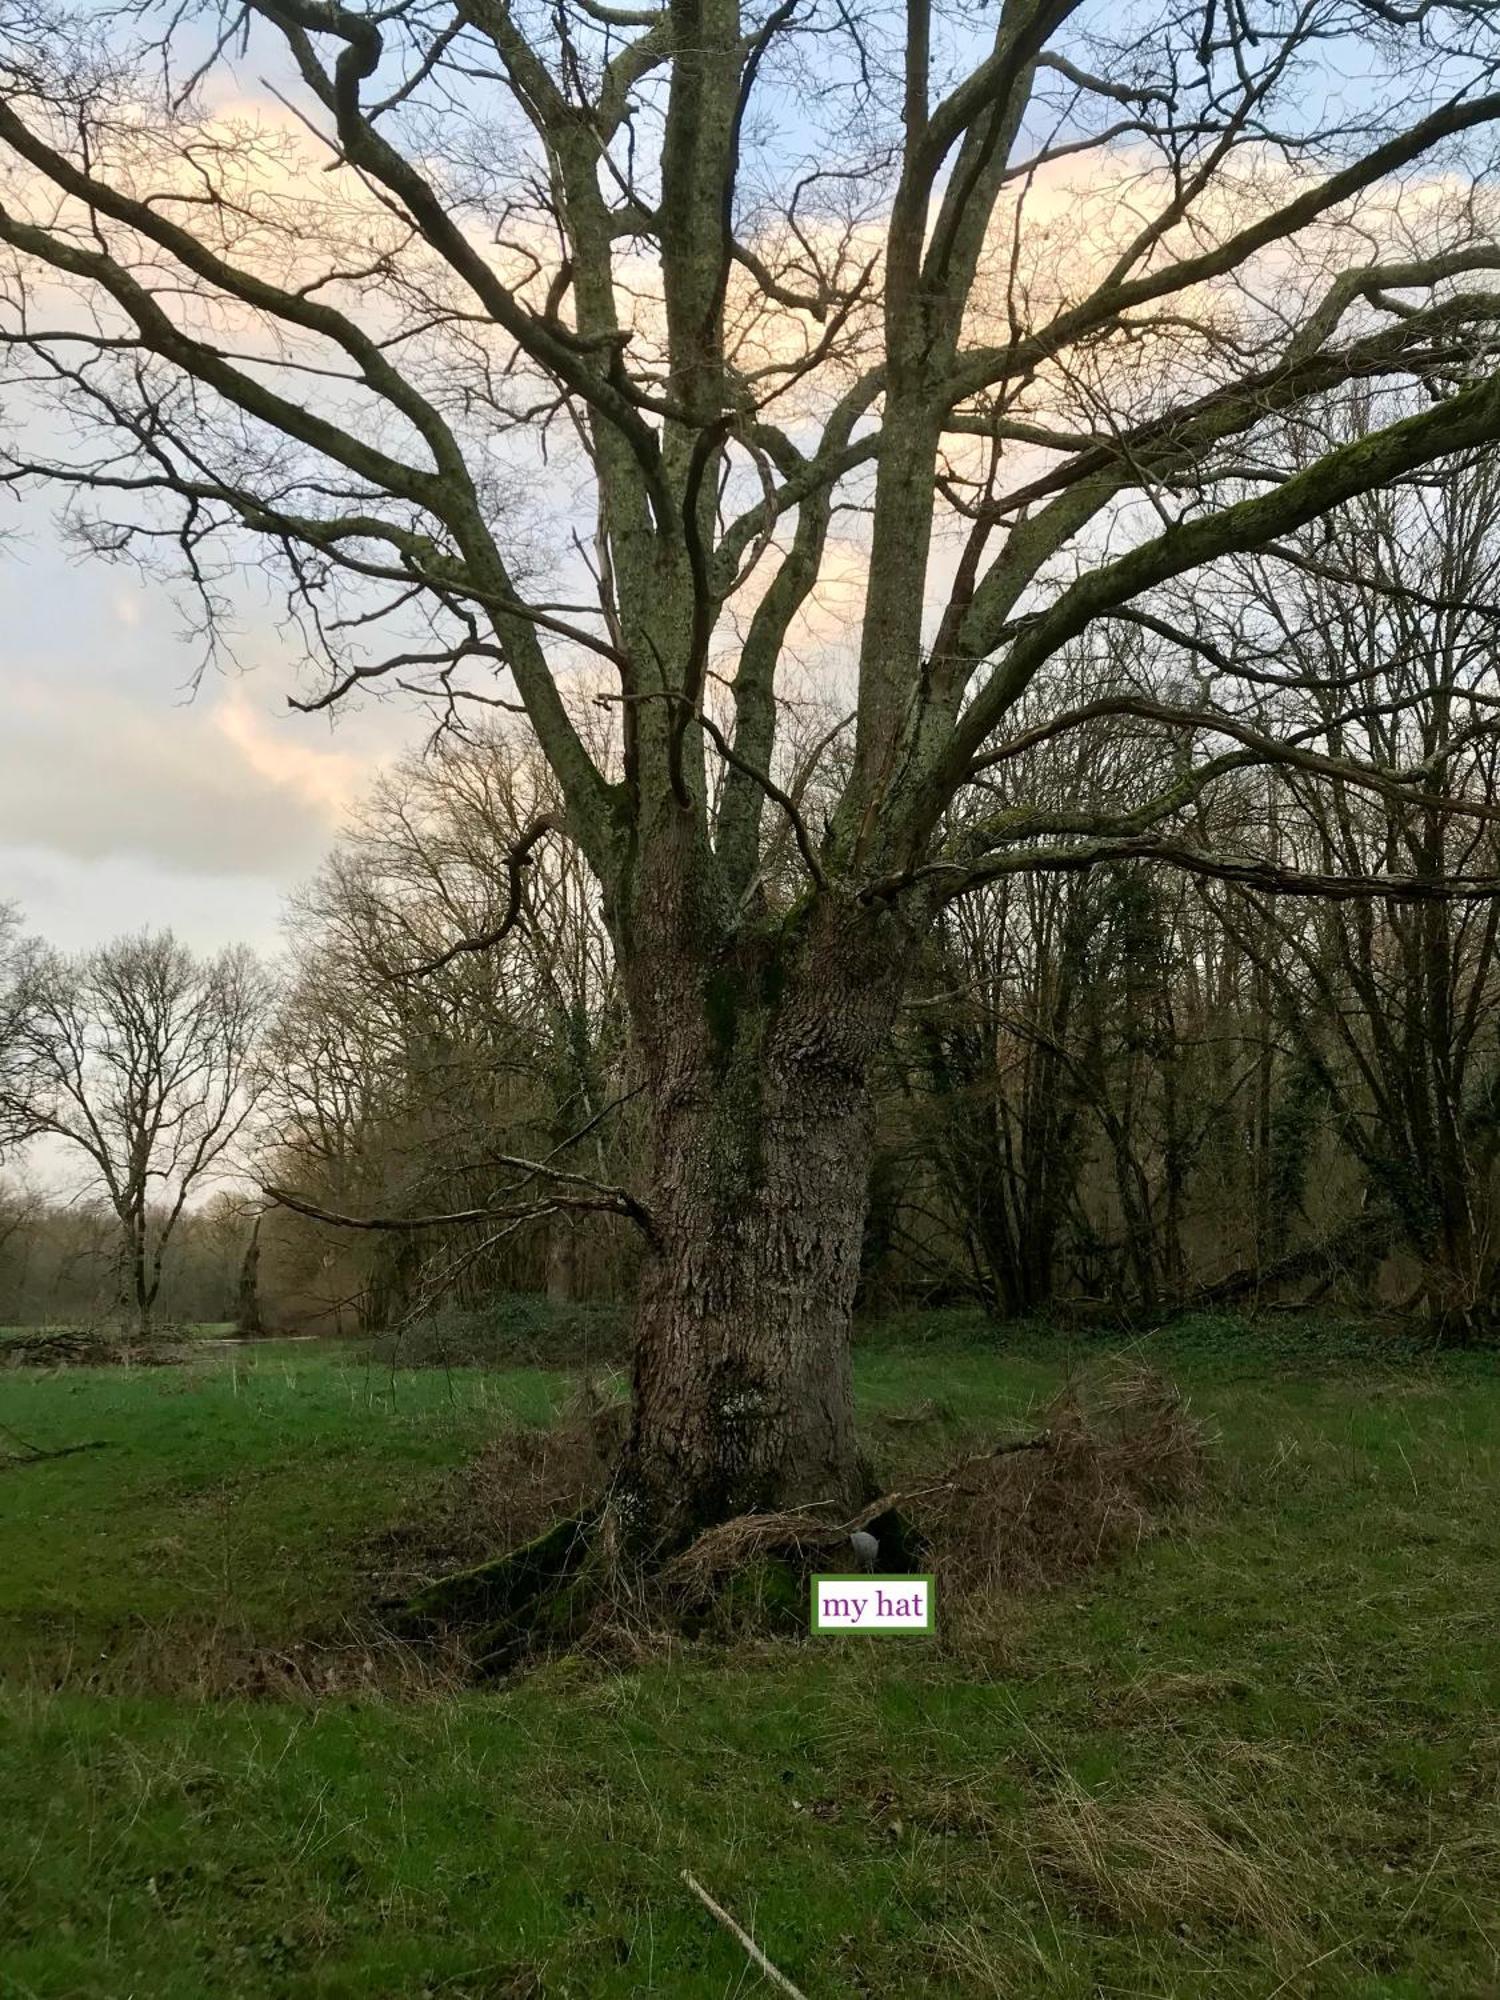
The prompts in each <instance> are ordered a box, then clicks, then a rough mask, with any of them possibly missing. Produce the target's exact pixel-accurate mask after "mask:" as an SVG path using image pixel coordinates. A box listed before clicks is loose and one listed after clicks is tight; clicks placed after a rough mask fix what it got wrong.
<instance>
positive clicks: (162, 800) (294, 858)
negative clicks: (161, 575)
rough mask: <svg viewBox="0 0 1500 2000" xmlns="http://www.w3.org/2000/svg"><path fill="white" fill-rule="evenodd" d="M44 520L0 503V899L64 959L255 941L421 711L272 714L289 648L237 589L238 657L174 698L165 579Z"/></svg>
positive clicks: (288, 673)
mask: <svg viewBox="0 0 1500 2000" xmlns="http://www.w3.org/2000/svg"><path fill="white" fill-rule="evenodd" d="M55 511H56V499H55V496H49V495H46V494H37V493H31V494H28V495H26V496H25V498H24V499H23V500H22V501H21V502H19V504H15V505H12V506H10V507H8V508H6V509H5V510H4V511H3V512H0V699H3V709H0V714H3V721H0V902H4V901H14V902H17V903H19V904H20V905H21V909H22V914H23V917H24V920H25V925H26V928H27V929H28V930H29V931H33V932H38V933H40V934H41V935H42V936H43V937H45V938H47V939H48V940H49V941H50V942H52V943H54V944H56V945H59V946H61V947H62V948H64V949H66V950H70V951H71V950H79V949H83V948H85V947H87V946H89V945H93V944H97V943H101V942H104V941H105V940H107V939H109V938H111V937H115V936H118V935H119V934H120V933H121V932H123V931H130V930H138V929H141V928H162V927H169V928H171V929H172V930H174V931H175V932H176V933H177V935H178V936H179V937H180V938H182V939H183V940H184V941H185V942H186V943H188V944H189V945H191V946H192V947H193V948H194V949H195V950H199V951H210V950H214V949H217V948H218V947H220V946H222V945H226V944H233V943H240V942H243V943H246V944H250V945H252V946H254V947H255V948H257V949H258V950H262V951H266V952H274V951H276V950H277V949H278V948H279V946H280V943H281V934H280V918H281V912H282V907H283V903H284V900H285V898H286V896H287V894H288V892H289V891H291V890H292V889H294V888H295V887H296V886H297V885H298V883H300V882H302V881H305V880H306V879H307V878H308V876H310V875H311V874H312V873H313V871H314V870H315V869H316V868H317V866H318V864H319V862H320V861H321V859H322V858H323V856H324V855H325V854H326V853H327V851H328V849H329V847H330V846H331V845H332V843H333V841H334V839H335V838H336V836H337V834H338V832H339V830H340V827H341V825H342V823H343V820H344V816H345V814H346V812H347V810H348V808H349V806H350V805H351V804H352V803H353V802H354V801H355V800H356V799H357V798H358V797H359V796H360V795H361V793H362V792H363V791H364V790H365V789H366V788H367V787H368V785H369V784H370V782H371V781H372V779H373V778H374V776H375V774H376V772H377V771H378V770H379V768H380V767H381V765H382V764H383V763H386V762H388V761H390V760H391V759H392V758H393V757H395V756H396V755H398V754H399V753H400V751H401V750H402V749H404V748H405V747H407V746H408V745H411V744H415V743H417V742H419V741H420V740H421V738H422V736H423V733H424V724H423V717H422V716H421V714H419V713H418V712H417V710H416V708H415V706H414V705H413V704H412V703H410V702H409V701H405V700H402V699H399V698H398V699H397V700H396V701H393V702H367V703H366V705H365V706H364V708H363V709H362V710H361V711H358V712H354V711H349V712H346V713H343V714H341V715H340V716H339V717H338V718H337V719H336V720H331V719H330V718H328V717H326V716H309V715H299V714H297V713H295V712H294V711H292V710H290V709H289V708H288V707H287V701H286V697H287V695H288V693H290V692H293V691H295V689H296V687H297V659H298V654H297V651H296V649H295V647H294V645H293V644H292V642H291V641H290V640H289V638H288V637H287V636H286V635H285V634H284V633H282V632H280V631H278V629H277V622H276V615H275V606H274V604H273V603H271V602H270V601H268V600H267V599H266V597H265V595H264V593H262V592H260V591H259V590H258V589H249V588H247V590H246V591H245V592H244V593H243V596H244V606H243V610H242V612H241V616H240V619H239V623H238V630H237V634H236V651H237V654H238V656H239V665H238V667H230V668H229V669H228V670H227V671H225V670H215V669H212V668H211V669H210V670H209V671H208V673H207V674H206V675H205V676H204V677H203V679H202V681H201V683H200V685H199V686H198V688H197V690H196V692H194V689H193V686H192V682H193V676H194V672H195V669H196V668H197V666H198V665H199V663H200V660H201V657H202V654H201V645H200V643H199V641H197V640H196V639H195V638H192V637H191V636H190V635H189V634H188V633H187V631H186V629H185V628H186V618H185V614H184V610H183V607H182V606H181V605H180V604H179V603H177V602H175V601H174V596H173V592H172V590H171V588H170V587H169V586H168V585H167V584H165V583H152V582H148V581H143V580H142V579H141V578H140V576H139V575H138V574H137V573H136V572H135V571H134V570H133V569H127V568H124V567H120V566H116V565H114V564H110V563H106V562H104V561H103V560H101V559H100V558H97V557H83V556H77V555H75V554H74V553H73V552H72V551H71V550H70V549H69V548H68V547H67V545H66V543H65V541H64V539H63V537H62V535H61V534H60V533H59V531H58V529H57V527H56V525H55V522H54V515H55ZM257 581H258V580H257Z"/></svg>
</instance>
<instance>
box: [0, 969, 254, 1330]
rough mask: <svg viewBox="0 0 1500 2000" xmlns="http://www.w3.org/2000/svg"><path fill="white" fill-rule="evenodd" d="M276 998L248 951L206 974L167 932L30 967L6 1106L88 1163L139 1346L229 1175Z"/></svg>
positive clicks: (1, 1094) (1, 1087)
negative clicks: (166, 1278)
mask: <svg viewBox="0 0 1500 2000" xmlns="http://www.w3.org/2000/svg"><path fill="white" fill-rule="evenodd" d="M270 997H271V991H270V985H269V982H268V981H267V979H266V977H265V975H264V974H263V973H262V972H261V970H260V968H259V967H258V966H257V964H256V963H255V960H254V959H253V958H252V957H251V956H250V954H249V953H248V952H246V951H244V950H242V949H237V950H233V951H227V952H223V953H221V954H220V955H219V956H218V957H217V958H214V959H209V960H207V961H202V962H200V961H199V960H196V959H195V958H194V957H193V955H192V954H191V953H190V952H189V951H188V950H187V949H186V948H185V947H184V946H183V945H181V944H179V943H178V942H177V940H176V939H175V938H174V937H173V936H172V935H171V933H170V932H169V931H168V932H157V933H154V934H145V935H142V936H139V937H127V938H120V939H118V940H117V941H116V942H115V943H114V944H111V945H106V946H103V947H102V948H101V949H100V950H98V951H94V952H89V953H87V954H85V955H84V956H83V957H81V958H71V959H70V958H65V957H63V956H62V955H61V954H59V953H56V952H50V951H46V950H36V951H34V952H33V953H32V954H31V955H30V960H29V963H28V964H27V966H26V968H25V972H24V976H23V979H22V983H21V1006H20V1025H19V1029H18V1044H19V1062H18V1065H17V1071H16V1073H15V1074H14V1075H13V1076H12V1078H11V1080H10V1081H9V1082H8V1083H0V1104H5V1103H9V1104H10V1105H11V1106H12V1107H13V1108H14V1109H15V1110H16V1112H17V1113H18V1115H19V1117H21V1118H22V1119H24V1121H25V1124H26V1127H27V1129H28V1130H29V1131H30V1132H31V1133H32V1134H33V1135H46V1136H47V1137H49V1138H50V1139H52V1140H53V1141H54V1142H58V1143H60V1144H61V1145H63V1146H65V1147H67V1148H69V1149H71V1150H72V1151H73V1152H74V1153H81V1154H82V1155H83V1156H84V1159H85V1160H86V1162H87V1173H88V1178H89V1181H90V1184H91V1190H92V1191H96V1192H100V1193H102V1194H103V1195H104V1196H105V1197H106V1198H107V1200H108V1202H109V1206H110V1209H111V1210H112V1211H113V1214H114V1217H115V1221H116V1223H117V1224H118V1228H119V1239H118V1247H119V1271H120V1283H119V1294H120V1300H121V1303H122V1305H124V1306H125V1307H126V1308H127V1309H128V1310H129V1311H130V1312H132V1313H133V1314H134V1317H135V1320H136V1324H137V1326H138V1327H139V1330H140V1331H141V1332H142V1333H143V1334H144V1333H149V1332H150V1330H151V1323H152V1314H153V1311H154V1309H155V1306H156V1301H157V1297H158V1295H159V1293H160V1291H161V1283H162V1270H163V1265H164V1263H165V1259H166V1255H167V1250H168V1248H169V1246H170V1244H171V1242H172V1238H173V1236H174V1234H175V1232H176V1229H177V1226H178V1224H179V1222H180V1221H181V1220H182V1216H183V1212H184V1210H185V1209H186V1207H187V1204H188V1202H189V1200H190V1199H191V1198H192V1197H193V1196H195V1195H201V1194H203V1193H206V1192H207V1188H208V1184H209V1182H210V1180H211V1178H212V1177H213V1175H214V1174H215V1173H216V1172H218V1173H222V1172H223V1171H224V1170H225V1168H226V1167H227V1166H228V1165H229V1163H230V1161H229V1156H230V1154H231V1149H232V1148H233V1146H234V1144H235V1141H236V1140H237V1139H238V1137H239V1135H240V1133H241V1132H242V1131H243V1129H244V1127H245V1124H246V1121H247V1119H248V1118H249V1117H250V1114H251V1112H252V1110H253V1107H254V1090H253V1088H252V1083H251V1075H252V1073H251V1059H252V1056H253V1054H254V1047H255V1039H256V1036H257V1034H258V1032H259V1030H260V1027H261V1025H262V1022H263V1020H264V1018H265V1014H266V1010H267V1007H268V1005H269V1001H270Z"/></svg>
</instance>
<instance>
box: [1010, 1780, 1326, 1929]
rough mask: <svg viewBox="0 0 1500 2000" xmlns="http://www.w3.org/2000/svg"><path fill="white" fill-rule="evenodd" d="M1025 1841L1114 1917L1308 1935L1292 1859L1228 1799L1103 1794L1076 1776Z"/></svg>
mask: <svg viewBox="0 0 1500 2000" xmlns="http://www.w3.org/2000/svg"><path fill="white" fill-rule="evenodd" d="M1027 1846H1028V1849H1029V1851H1030V1853H1031V1855H1032V1857H1033V1858H1034V1860H1035V1861H1036V1863H1037V1865H1038V1866H1039V1867H1042V1868H1045V1869H1046V1870H1048V1871H1049V1872H1050V1873H1052V1874H1053V1875H1056V1876H1057V1877H1059V1878H1060V1880H1061V1881H1062V1882H1063V1884H1064V1885H1065V1887H1066V1888H1067V1890H1068V1893H1069V1896H1070V1898H1071V1899H1072V1900H1073V1901H1075V1902H1076V1903H1077V1904H1078V1905H1079V1906H1080V1907H1082V1908H1084V1909H1086V1910H1088V1911H1090V1912H1092V1913H1099V1914H1103V1915H1104V1916H1106V1917H1108V1918H1109V1919H1111V1920H1112V1921H1113V1922H1116V1923H1122V1924H1135V1923H1144V1924H1162V1923H1168V1924H1170V1923H1180V1922H1183V1921H1185V1920H1200V1921H1201V1920H1207V1921H1210V1922H1213V1923H1223V1924H1232V1925H1234V1926H1236V1927H1237V1928H1242V1929H1248V1930H1253V1931H1256V1932H1258V1933H1260V1934H1261V1935H1262V1936H1263V1937H1265V1938H1267V1939H1268V1940H1270V1941H1271V1942H1273V1943H1275V1944H1278V1945H1284V1946H1286V1947H1288V1948H1290V1947H1293V1946H1296V1945H1299V1944H1300V1943H1301V1942H1302V1940H1301V1933H1300V1929H1299V1925H1298V1922H1297V1916H1296V1911H1297V1907H1298V1905H1297V1899H1296V1895H1295V1890H1294V1885H1293V1884H1292V1883H1291V1882H1290V1881H1288V1880H1287V1876H1286V1862H1285V1860H1284V1859H1280V1858H1278V1857H1277V1856H1275V1855H1273V1854H1271V1853H1269V1852H1268V1851H1267V1850H1266V1847H1265V1845H1264V1843H1263V1842H1262V1841H1261V1840H1260V1839H1259V1838H1258V1837H1257V1836H1256V1834H1255V1833H1254V1832H1253V1830H1252V1829H1251V1828H1250V1827H1249V1826H1248V1825H1247V1824H1246V1823H1245V1822H1244V1821H1243V1820H1242V1819H1240V1818H1239V1817H1238V1815H1235V1814H1233V1813H1232V1811H1231V1810H1230V1809H1229V1808H1228V1807H1227V1806H1226V1808H1225V1812H1224V1814H1223V1815H1217V1814H1216V1815H1215V1816H1213V1817H1211V1816H1210V1814H1209V1813H1208V1812H1207V1811H1205V1810H1204V1808H1203V1807H1202V1806H1201V1805H1199V1804H1197V1803H1194V1802H1192V1801H1190V1800H1187V1799H1183V1798H1173V1797H1170V1796H1166V1795H1162V1794H1157V1795H1154V1796H1148V1797H1120V1798H1109V1799H1101V1798H1095V1797H1092V1796H1091V1795H1090V1794H1088V1793H1087V1792H1085V1791H1083V1790H1082V1789H1081V1788H1080V1787H1079V1786H1078V1785H1077V1784H1075V1783H1073V1782H1072V1781H1070V1782H1069V1784H1068V1786H1067V1788H1066V1789H1065V1790H1064V1791H1063V1792H1062V1793H1061V1794H1060V1796H1059V1797H1058V1798H1057V1800H1056V1802H1055V1803H1054V1804H1052V1805H1050V1806H1046V1807H1044V1808H1043V1809H1042V1810H1041V1811H1040V1812H1039V1813H1037V1814H1036V1815H1035V1816H1034V1818H1033V1821H1032V1823H1031V1827H1030V1830H1029V1835H1028V1839H1027Z"/></svg>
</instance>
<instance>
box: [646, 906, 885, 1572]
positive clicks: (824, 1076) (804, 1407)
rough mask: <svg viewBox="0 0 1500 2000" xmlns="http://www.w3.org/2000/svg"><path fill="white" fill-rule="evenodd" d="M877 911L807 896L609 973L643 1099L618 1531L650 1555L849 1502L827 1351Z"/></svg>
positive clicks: (845, 1322)
mask: <svg viewBox="0 0 1500 2000" xmlns="http://www.w3.org/2000/svg"><path fill="white" fill-rule="evenodd" d="M893 928H894V927H893V926H892V925H891V924H890V920H889V919H888V918H885V917H883V916H880V915H877V914H875V913H872V912H871V911H869V910H867V909H864V908H861V907H859V906H846V905H839V904H832V903H831V902H830V900H829V899H819V900H818V901H817V902H816V903H814V904H812V905H810V906H809V907H808V908H807V909H806V911H805V912H804V915H803V920H802V921H801V922H800V924H799V923H796V922H793V921H791V920H789V921H788V923H787V925H786V926H785V927H783V928H780V929H778V928H776V927H773V926H768V927H767V929H766V930H765V931H764V932H762V933H759V934H757V935H756V936H755V937H754V938H753V939H752V940H751V941H750V942H748V943H740V944H738V945H737V946H736V947H735V949H734V951H733V952H732V953H731V954H727V955H726V956H724V957H723V958H721V959H720V960H719V961H718V962H717V963H710V964H708V965H706V966H705V965H704V963H703V962H702V961H698V962H697V963H695V962H694V959H693V957H692V955H690V954H683V953H680V952H677V953H674V952H673V951H672V950H671V948H670V943H669V941H667V940H661V941H660V942H659V944H658V947H657V948H656V949H655V950H652V951H650V952H646V953H641V954H639V955H638V956H637V962H636V964H635V967H634V969H633V976H630V975H627V986H628V990H629V993H630V1000H631V1007H632V1016H633V1021H634V1025H635V1030H636V1041H637V1047H638V1051H639V1054H640V1056H641V1057H642V1059H643V1062H644V1066H645V1072H646V1077H647V1082H648V1088H649V1090H650V1094H651V1100H652V1110H651V1120H650V1132H649V1142H650V1150H651V1162H652V1165H651V1174H650V1179H649V1182H648V1201H649V1203H650V1207H651V1211H652V1217H653V1224H654V1230H653V1237H652V1241H651V1242H650V1244H649V1246H648V1250H647V1255H646V1258H645V1262H644V1266H643V1269H642V1272H641V1279H640V1289H639V1293H638V1302H637V1316H636V1330H635V1402H634V1417H633V1424H632V1433H631V1438H630V1444H629V1448H628V1452H627V1459H626V1467H625V1477H624V1479H623V1480H622V1482H621V1485H620V1489H619V1492H620V1506H621V1509H622V1512H623V1515H624V1525H625V1526H626V1527H627V1528H628V1529H629V1530H630V1531H631V1532H632V1533H633V1534H634V1535H635V1536H636V1537H637V1539H638V1540H641V1541H643V1542H644V1543H645V1544H647V1545H650V1546H657V1547H659V1546H661V1545H663V1544H670V1543H672V1542H678V1541H681V1540H683V1539H684V1538H686V1537H687V1536H690V1535H691V1534H692V1533H693V1532H694V1531H695V1530H697V1529H698V1528H701V1527H703V1526H705V1525H707V1524H709V1523H711V1522H714V1521H717V1520H723V1519H726V1518H728V1517H729V1516H731V1515H734V1514H739V1513H747V1512H757V1511H761V1510H764V1509H775V1508H783V1507H803V1506H811V1505H818V1504H827V1505H828V1506H829V1508H830V1512H831V1513H832V1514H833V1516H834V1518H837V1513H838V1510H840V1509H848V1510H852V1509H853V1508H854V1507H855V1506H857V1505H858V1503H859V1501H860V1500H861V1499H862V1498H863V1497H864V1493H865V1486H866V1480H865V1474H864V1471H863V1468H862V1465H861V1461H860V1457H859V1453H858V1449H857V1446H856V1441H855V1427H854V1404H853V1391H852V1379H851V1370H850V1355H849V1331H850V1316H851V1311H852V1307H853V1302H854V1292H855V1285H856V1282H857V1280H858V1276H859V1261H860V1245H861V1235H862V1229H863V1222H864V1212H865V1205H866V1199H867V1193H868V1176H869V1167H870V1158H871V1145H872V1136H873V1108H872V1103H871V1092H870V1086H869V1081H868V1068H869V1063H870V1060H871V1058H872V1056H873V1054H874V1053H875V1051H876V1050H877V1048H878V1047H879V1045H880V1043H881V1041H882V1039H883V1037H884V1036H885V1034H886V1033H887V1032H888V1030H889V1027H890V1023H891V1019H892V1015H893V1012H894V1009H895V1005H896V1001H897V998H898V993H899V976H900V975H899V967H900V965H901V964H902V962H903V959H904V957H905V953H904V952H903V951H902V950H901V949H900V948H899V945H898V941H897V939H896V937H895V936H894V934H893Z"/></svg>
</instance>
